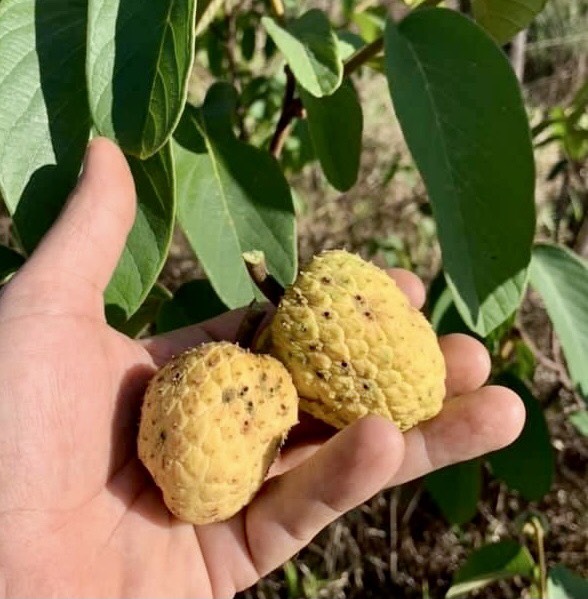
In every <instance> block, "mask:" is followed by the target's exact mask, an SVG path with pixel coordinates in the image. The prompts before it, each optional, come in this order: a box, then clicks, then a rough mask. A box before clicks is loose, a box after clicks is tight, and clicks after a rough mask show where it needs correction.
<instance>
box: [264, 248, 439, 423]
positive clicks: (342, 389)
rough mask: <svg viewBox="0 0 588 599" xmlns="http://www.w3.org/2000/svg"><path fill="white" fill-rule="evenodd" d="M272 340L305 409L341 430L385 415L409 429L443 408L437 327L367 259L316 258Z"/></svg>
mask: <svg viewBox="0 0 588 599" xmlns="http://www.w3.org/2000/svg"><path fill="white" fill-rule="evenodd" d="M271 339H272V353H273V355H275V356H276V357H277V358H278V359H279V360H280V361H281V362H282V363H283V364H284V365H285V366H286V368H287V369H288V370H289V371H290V373H291V375H292V378H293V380H294V385H295V386H296V388H297V390H298V393H299V395H300V396H301V399H300V408H301V409H302V410H304V411H306V412H309V413H310V414H312V415H313V416H315V417H317V418H320V419H321V420H324V421H325V422H327V423H328V424H331V425H333V426H335V427H337V428H342V427H344V426H346V425H348V424H350V423H352V422H354V421H355V420H357V419H358V418H361V417H363V416H365V415H367V414H379V415H381V416H384V417H387V418H389V419H391V420H392V421H393V422H395V423H396V425H397V426H398V427H399V428H400V430H402V431H405V430H408V429H409V428H411V427H412V426H414V425H416V424H417V423H419V422H421V421H423V420H427V419H429V418H432V417H433V416H435V415H437V413H438V412H439V411H440V410H441V406H442V402H443V397H444V395H445V362H444V359H443V355H442V353H441V350H440V349H439V344H438V342H437V337H436V335H435V333H434V331H433V329H432V328H431V326H430V324H429V323H428V322H427V320H426V319H425V317H424V316H423V315H422V314H421V313H420V312H419V311H418V310H416V309H415V308H413V307H412V306H411V305H410V304H409V302H408V300H407V298H406V296H405V295H404V294H403V293H402V291H401V290H400V289H399V288H398V287H397V286H396V284H395V282H394V281H393V280H392V279H391V278H390V277H389V276H388V275H387V274H386V273H385V272H384V271H383V270H381V269H379V268H378V267H376V266H374V265H373V264H371V263H369V262H365V261H364V260H362V259H361V258H360V257H359V256H356V255H353V254H350V253H348V252H345V251H341V250H335V251H327V252H323V253H322V254H320V255H318V256H316V257H315V258H314V259H313V260H312V261H311V262H310V264H309V265H308V266H307V267H306V269H305V270H304V271H302V272H301V273H300V274H299V275H298V278H297V279H296V281H295V283H294V284H293V285H292V286H290V287H289V288H288V289H287V290H286V292H285V294H284V297H283V298H282V301H281V302H280V305H279V307H278V310H277V313H276V316H275V317H274V319H273V320H272V324H271Z"/></svg>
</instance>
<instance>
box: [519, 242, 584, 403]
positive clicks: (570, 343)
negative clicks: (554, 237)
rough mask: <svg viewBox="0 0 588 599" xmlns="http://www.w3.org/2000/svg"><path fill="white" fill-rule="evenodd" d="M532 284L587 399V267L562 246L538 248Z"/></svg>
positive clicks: (535, 252) (570, 369)
mask: <svg viewBox="0 0 588 599" xmlns="http://www.w3.org/2000/svg"><path fill="white" fill-rule="evenodd" d="M530 276H531V285H532V286H533V287H534V288H535V289H536V290H537V291H538V292H539V293H540V294H541V297H542V298H543V302H544V303H545V308H546V309H547V313H548V314H549V318H551V321H552V322H553V326H554V327H555V332H556V333H557V335H558V337H559V340H560V342H561V346H562V349H563V352H564V355H565V357H566V362H567V364H568V369H569V371H570V376H571V378H572V381H573V382H574V384H575V385H577V386H578V389H579V391H580V393H582V395H583V396H584V398H585V399H587V400H588V369H587V368H586V356H588V264H587V263H586V261H585V260H582V259H581V258H579V257H578V256H577V255H576V254H574V253H573V252H572V251H570V250H568V249H567V248H564V247H562V246H553V245H542V244H540V245H537V246H535V249H534V250H533V262H532V263H531V271H530Z"/></svg>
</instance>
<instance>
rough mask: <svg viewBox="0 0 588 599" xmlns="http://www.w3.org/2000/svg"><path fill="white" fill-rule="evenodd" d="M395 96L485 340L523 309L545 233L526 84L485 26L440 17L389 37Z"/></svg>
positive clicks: (455, 283)
mask: <svg viewBox="0 0 588 599" xmlns="http://www.w3.org/2000/svg"><path fill="white" fill-rule="evenodd" d="M385 41H386V47H385V53H386V70H387V75H388V81H389V85H390V92H391V95H392V99H393V102H394V107H395V110H396V114H397V116H398V120H399V121H400V124H401V126H402V130H403V132H404V136H405V138H406V141H407V143H408V146H409V148H410V151H411V152H412V155H413V157H414V159H415V162H416V163H417V166H418V168H419V170H420V172H421V174H422V176H423V178H424V180H425V183H426V186H427V189H428V192H429V197H430V200H431V203H432V206H433V212H434V216H435V219H436V221H437V227H438V233H439V240H440V243H441V249H442V252H443V260H444V267H445V273H446V277H447V281H448V284H449V286H450V288H451V290H452V293H453V295H454V298H455V303H456V306H457V308H458V310H459V312H460V314H461V315H462V317H463V318H464V320H465V321H466V323H467V324H468V326H469V327H470V328H471V329H472V330H474V331H476V332H477V333H479V334H480V335H483V336H485V335H486V334H487V333H489V332H490V331H491V330H493V329H494V328H496V327H497V326H498V325H500V324H501V323H502V322H503V321H504V320H506V319H507V318H508V317H509V316H510V314H512V313H513V311H514V310H515V309H516V308H517V307H518V305H519V303H520V301H521V297H522V294H523V290H524V288H525V283H526V269H527V266H528V264H529V261H530V257H531V244H532V240H533V234H534V230H535V209H534V201H533V196H534V185H535V175H534V162H533V151H532V146H531V137H530V132H529V125H528V120H527V115H526V113H525V109H524V107H523V102H522V99H521V94H520V90H519V87H518V83H517V80H516V77H515V75H514V73H513V72H512V69H511V67H510V64H509V62H508V60H507V58H506V57H505V56H504V54H503V53H502V52H501V51H500V49H499V48H498V47H497V46H496V45H495V44H494V42H493V41H492V40H491V39H490V38H488V36H487V35H486V34H485V33H484V31H483V30H482V29H481V28H480V27H479V26H477V25H476V24H475V23H473V22H472V21H470V20H469V19H467V18H466V17H464V16H463V15H460V14H458V13H456V12H454V11H450V10H446V9H441V8H435V9H423V10H419V11H416V12H413V13H411V14H410V15H409V16H408V17H407V18H406V19H404V20H403V21H402V22H401V23H400V24H399V25H398V26H397V25H395V24H394V23H393V22H391V21H389V22H388V25H387V27H386V33H385Z"/></svg>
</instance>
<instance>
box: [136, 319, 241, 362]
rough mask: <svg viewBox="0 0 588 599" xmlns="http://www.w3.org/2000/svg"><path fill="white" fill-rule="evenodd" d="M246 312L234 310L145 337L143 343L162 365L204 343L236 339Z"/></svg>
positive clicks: (155, 360) (154, 358)
mask: <svg viewBox="0 0 588 599" xmlns="http://www.w3.org/2000/svg"><path fill="white" fill-rule="evenodd" d="M246 314H247V308H241V309H239V310H233V311H231V312H227V313H226V314H221V315H220V316H217V317H216V318H212V319H210V320H207V321H206V322H202V323H200V324H196V325H192V326H189V327H183V328H181V329H178V330H176V331H172V332H170V333H164V334H163V335H157V336H156V337H151V338H150V339H144V340H143V341H141V344H142V345H143V346H144V347H145V348H146V349H147V351H148V352H149V353H150V354H151V356H152V357H153V360H154V362H155V364H157V365H158V366H161V365H162V364H165V363H166V362H167V361H168V360H169V359H170V358H172V357H173V356H177V355H178V354H180V353H182V352H183V351H186V350H187V349H190V348H191V347H196V346H197V345H200V344H202V343H208V342H210V341H221V340H225V341H231V342H233V341H235V338H236V336H237V333H238V331H239V327H240V326H241V323H242V322H243V318H245V316H246Z"/></svg>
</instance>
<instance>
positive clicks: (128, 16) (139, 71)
mask: <svg viewBox="0 0 588 599" xmlns="http://www.w3.org/2000/svg"><path fill="white" fill-rule="evenodd" d="M88 4H89V7H88V9H89V20H88V58H87V76H88V91H89V98H90V108H91V111H92V117H93V119H94V124H95V126H96V128H97V130H98V131H99V132H100V133H101V134H102V135H106V136H107V137H110V138H112V139H115V140H116V141H117V142H118V143H119V145H120V146H121V147H122V148H123V149H124V150H125V152H127V153H129V154H132V155H134V156H138V157H139V158H147V157H149V156H151V155H153V154H154V153H155V152H157V150H159V149H160V148H161V147H162V146H163V145H164V144H165V142H166V141H167V140H168V139H169V137H170V136H171V134H172V132H173V130H174V128H175V126H176V124H177V123H178V120H179V119H180V116H181V114H182V110H183V108H184V104H185V102H186V94H187V89H188V77H189V74H190V70H191V68H192V62H193V58H194V20H195V13H196V0H159V1H158V2H145V1H144V0H88Z"/></svg>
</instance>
